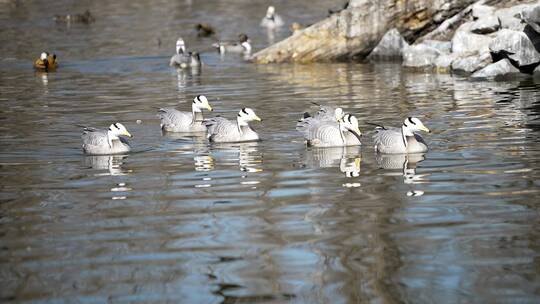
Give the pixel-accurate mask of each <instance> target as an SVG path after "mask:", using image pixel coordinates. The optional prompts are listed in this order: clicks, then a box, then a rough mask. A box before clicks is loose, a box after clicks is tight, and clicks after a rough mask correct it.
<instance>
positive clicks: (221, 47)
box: [212, 34, 251, 54]
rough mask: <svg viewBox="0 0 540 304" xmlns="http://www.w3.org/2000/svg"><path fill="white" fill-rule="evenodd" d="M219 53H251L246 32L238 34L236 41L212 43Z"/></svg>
mask: <svg viewBox="0 0 540 304" xmlns="http://www.w3.org/2000/svg"><path fill="white" fill-rule="evenodd" d="M212 46H213V47H215V48H216V49H217V50H218V52H219V53H220V54H225V53H238V54H249V53H251V43H250V41H249V38H248V36H247V35H246V34H239V35H238V41H236V42H216V43H214V44H212Z"/></svg>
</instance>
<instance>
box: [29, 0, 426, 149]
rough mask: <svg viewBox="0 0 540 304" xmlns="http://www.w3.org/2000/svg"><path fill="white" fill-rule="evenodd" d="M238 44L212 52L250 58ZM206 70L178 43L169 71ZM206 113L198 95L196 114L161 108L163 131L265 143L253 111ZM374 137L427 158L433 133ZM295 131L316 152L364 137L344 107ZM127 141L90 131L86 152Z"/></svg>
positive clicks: (246, 44) (389, 131)
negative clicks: (230, 116)
mask: <svg viewBox="0 0 540 304" xmlns="http://www.w3.org/2000/svg"><path fill="white" fill-rule="evenodd" d="M260 24H261V26H263V27H266V28H269V29H273V28H276V27H279V26H282V25H283V24H284V22H283V20H282V19H281V17H280V16H278V15H277V14H276V12H275V8H274V7H272V6H270V7H268V10H267V13H266V16H265V17H264V18H263V19H262V20H261V23H260ZM197 28H198V29H199V28H201V29H204V32H205V33H210V32H212V29H211V27H208V26H207V25H198V27H197ZM239 38H240V39H239V41H238V42H235V43H226V42H218V43H215V44H214V45H213V46H214V47H215V48H216V49H218V51H219V52H220V53H249V52H251V45H250V41H249V39H248V37H247V35H245V34H240V35H239ZM200 65H201V60H200V56H199V53H198V52H191V51H188V50H187V49H186V44H185V42H184V40H183V39H182V38H179V39H178V40H177V41H176V53H175V54H174V55H173V56H172V57H171V59H170V66H175V67H179V68H189V67H191V68H194V67H199V66H200ZM57 66H58V61H57V59H56V55H55V54H49V53H47V52H43V53H42V54H41V56H40V58H38V59H37V60H36V61H35V62H34V67H35V68H36V69H38V70H42V71H45V72H48V71H52V70H54V69H56V68H57ZM203 110H208V111H212V110H213V108H212V106H211V105H210V103H209V101H208V99H207V98H206V96H204V95H198V96H196V97H195V98H194V99H193V102H192V106H191V112H184V111H179V110H177V109H174V108H160V109H159V110H158V114H157V116H158V117H159V119H160V128H161V130H162V131H164V132H177V133H188V134H192V135H193V134H206V138H207V139H208V140H209V141H210V142H213V143H238V142H249V141H258V140H260V137H259V134H258V133H257V132H256V131H255V130H253V129H252V128H251V127H250V125H249V124H250V122H253V121H261V118H260V117H259V116H257V114H255V111H254V110H253V109H250V108H243V109H241V110H240V111H239V112H238V114H237V116H236V120H228V119H225V118H223V117H212V118H207V119H205V118H204V117H203ZM375 126H376V127H375V134H374V135H373V142H374V148H375V150H376V151H377V152H379V153H383V154H408V153H423V152H426V151H427V150H428V147H427V144H426V143H425V141H424V140H423V138H422V137H421V136H420V134H418V132H419V131H424V132H430V131H429V129H428V128H426V127H425V126H424V124H423V123H422V122H421V121H420V119H418V118H415V117H408V118H406V119H405V120H404V122H403V124H402V126H401V127H386V126H382V125H375ZM296 130H297V131H298V132H300V133H301V134H302V135H303V137H304V138H305V140H306V144H307V145H308V146H314V147H345V146H359V145H361V136H362V133H361V131H360V129H359V125H358V119H357V118H356V117H355V116H354V115H352V114H349V113H345V112H344V111H343V109H342V108H340V107H330V106H319V110H318V111H317V112H316V113H315V114H313V115H311V114H309V113H307V112H306V113H304V115H303V117H302V118H300V119H299V120H298V121H297V123H296ZM125 137H132V135H131V133H129V131H128V130H127V129H126V127H125V126H124V125H123V124H121V123H113V124H111V125H110V126H109V128H108V129H103V130H99V129H95V128H91V127H85V128H84V131H83V135H82V142H83V144H82V149H83V151H84V153H86V154H90V155H108V154H122V153H127V152H129V151H130V150H131V148H130V145H129V142H128V141H127V139H125Z"/></svg>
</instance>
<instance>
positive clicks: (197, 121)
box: [158, 95, 213, 133]
mask: <svg viewBox="0 0 540 304" xmlns="http://www.w3.org/2000/svg"><path fill="white" fill-rule="evenodd" d="M203 109H207V110H208V111H212V110H213V109H212V106H210V103H209V102H208V99H207V98H206V96H204V95H198V96H196V97H195V98H193V102H192V103H191V112H183V111H179V110H177V109H174V108H161V109H159V110H158V117H159V119H160V126H161V129H162V130H163V131H166V132H187V133H197V132H206V126H205V125H204V124H203V120H204V118H203V114H202V111H203Z"/></svg>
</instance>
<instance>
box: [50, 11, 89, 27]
mask: <svg viewBox="0 0 540 304" xmlns="http://www.w3.org/2000/svg"><path fill="white" fill-rule="evenodd" d="M53 19H54V21H56V22H57V23H72V22H73V23H85V24H90V23H92V22H94V21H96V19H95V18H94V16H93V15H92V13H90V11H89V10H86V11H85V12H84V13H82V14H74V15H71V14H67V15H54V17H53Z"/></svg>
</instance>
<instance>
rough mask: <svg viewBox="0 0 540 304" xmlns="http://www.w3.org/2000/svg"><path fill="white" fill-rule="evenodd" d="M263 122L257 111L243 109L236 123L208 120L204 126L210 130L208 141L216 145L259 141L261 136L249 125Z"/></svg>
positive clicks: (214, 119) (219, 118)
mask: <svg viewBox="0 0 540 304" xmlns="http://www.w3.org/2000/svg"><path fill="white" fill-rule="evenodd" d="M252 121H262V119H261V118H259V116H257V114H255V111H253V110H252V109H250V108H243V109H242V110H240V112H238V115H237V117H236V121H230V120H228V119H225V118H223V117H214V118H210V119H207V120H205V121H204V122H203V124H204V125H205V126H206V127H207V128H208V135H207V137H208V140H209V141H211V142H215V143H234V142H246V141H258V140H259V134H257V132H256V131H255V130H253V129H252V128H251V127H250V125H249V123H250V122H252Z"/></svg>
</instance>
